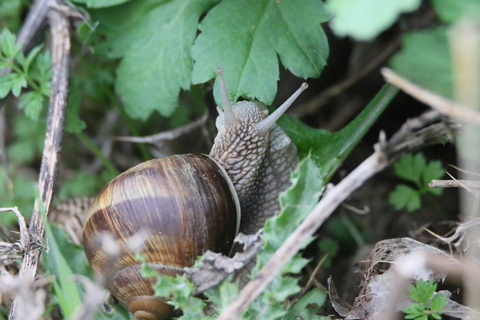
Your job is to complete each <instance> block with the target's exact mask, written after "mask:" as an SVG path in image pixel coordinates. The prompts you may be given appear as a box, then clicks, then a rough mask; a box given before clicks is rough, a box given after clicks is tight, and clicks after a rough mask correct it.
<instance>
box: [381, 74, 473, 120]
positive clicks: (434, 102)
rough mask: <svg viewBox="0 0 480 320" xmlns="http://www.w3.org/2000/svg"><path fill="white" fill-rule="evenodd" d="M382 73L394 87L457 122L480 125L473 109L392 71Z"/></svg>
mask: <svg viewBox="0 0 480 320" xmlns="http://www.w3.org/2000/svg"><path fill="white" fill-rule="evenodd" d="M381 72H382V75H383V76H384V77H385V80H386V81H387V82H390V83H391V84H393V85H394V86H396V87H398V88H400V89H402V90H403V91H405V92H406V93H408V94H409V95H411V96H412V97H414V98H415V99H417V100H419V101H421V102H423V103H425V104H426V105H428V106H430V107H432V108H434V109H437V110H438V111H440V112H441V113H443V114H446V115H448V116H450V117H452V118H454V119H456V120H460V121H463V122H468V123H472V124H476V125H480V113H478V112H477V111H475V110H473V109H472V108H470V107H468V106H466V105H464V104H462V103H460V102H456V101H453V100H450V99H447V98H445V97H442V96H440V95H438V94H436V93H433V92H431V91H429V90H427V89H425V88H422V87H420V86H419V85H416V84H414V83H413V82H411V81H410V80H408V79H406V78H404V77H402V76H400V75H398V74H397V73H395V72H394V71H393V70H391V69H388V68H383V69H382V70H381Z"/></svg>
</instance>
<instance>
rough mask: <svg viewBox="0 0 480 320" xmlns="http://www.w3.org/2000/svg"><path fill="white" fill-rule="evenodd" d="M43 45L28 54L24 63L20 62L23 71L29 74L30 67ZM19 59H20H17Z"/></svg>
mask: <svg viewBox="0 0 480 320" xmlns="http://www.w3.org/2000/svg"><path fill="white" fill-rule="evenodd" d="M42 48H43V45H39V46H36V47H35V48H33V49H32V50H30V52H29V53H28V56H27V58H26V59H25V60H24V62H22V61H20V60H19V62H20V64H21V66H22V69H23V71H25V72H26V73H28V70H29V68H30V65H31V64H32V62H33V60H34V59H35V58H36V57H37V55H38V53H39V52H40V51H41V50H42ZM17 59H18V58H17Z"/></svg>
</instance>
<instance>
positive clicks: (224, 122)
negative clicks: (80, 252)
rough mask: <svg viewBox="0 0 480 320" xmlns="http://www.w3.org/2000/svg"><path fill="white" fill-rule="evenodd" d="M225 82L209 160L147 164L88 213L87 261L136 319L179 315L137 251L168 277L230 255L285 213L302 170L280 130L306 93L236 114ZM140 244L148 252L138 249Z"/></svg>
mask: <svg viewBox="0 0 480 320" xmlns="http://www.w3.org/2000/svg"><path fill="white" fill-rule="evenodd" d="M218 74H219V80H220V87H221V91H222V97H223V110H221V109H220V108H217V110H218V112H219V116H218V118H217V121H216V126H217V129H218V134H217V136H216V137H215V141H214V145H213V147H212V150H211V152H210V155H209V156H206V155H194V154H186V155H174V156H170V157H166V158H160V159H154V160H150V161H147V162H144V163H141V164H139V165H137V166H135V167H133V168H131V169H129V170H127V171H126V172H124V173H122V174H121V175H119V176H118V177H116V178H115V179H113V180H112V181H111V182H109V183H108V184H107V185H106V186H105V187H104V188H103V190H102V191H101V192H100V193H99V195H98V196H97V198H96V200H95V201H94V202H93V204H92V206H91V208H90V210H89V213H88V218H87V221H86V223H85V226H84V231H83V244H84V247H85V253H86V256H87V259H88V261H89V263H90V265H91V266H92V268H93V270H94V271H95V272H96V273H97V274H102V275H103V276H105V278H106V285H107V288H108V289H109V290H110V292H111V293H112V295H113V296H115V297H116V298H117V299H118V300H119V301H120V302H121V303H122V304H123V305H124V306H126V307H127V308H128V309H129V310H130V311H131V312H132V313H133V314H134V316H135V317H136V318H137V319H168V318H170V317H172V316H173V307H172V306H170V305H168V304H167V303H165V302H163V301H162V300H161V299H160V298H156V297H153V293H154V292H153V289H152V286H151V285H152V283H151V282H152V281H153V280H151V279H144V278H142V277H141V275H140V272H139V268H140V266H141V263H140V262H139V261H138V260H137V259H136V257H135V254H136V252H137V251H138V252H140V253H141V254H142V256H143V257H144V258H145V259H146V260H147V262H148V263H149V265H150V266H151V267H152V268H153V269H155V270H158V271H159V272H161V273H162V274H165V275H171V276H175V275H178V274H181V273H183V270H184V268H185V267H191V266H192V265H193V263H194V262H195V260H196V259H197V258H198V256H200V255H202V254H203V253H205V252H206V251H207V250H211V251H214V252H220V253H222V254H224V255H228V254H229V253H230V251H231V249H232V246H233V239H234V238H235V236H236V234H237V233H238V231H239V230H240V231H241V232H243V233H245V234H252V233H256V232H257V231H258V230H259V229H260V228H262V227H263V224H264V222H265V220H266V219H267V218H269V217H271V216H273V215H274V214H276V213H277V212H278V210H279V209H280V206H279V203H278V195H279V194H280V192H282V191H283V190H285V189H286V188H287V187H288V186H289V185H290V182H289V177H290V173H291V172H292V171H293V170H294V169H295V167H296V166H297V164H298V156H297V151H296V148H295V146H294V145H293V143H292V142H291V140H290V139H289V138H288V136H287V135H286V134H285V133H284V132H283V130H282V129H281V128H280V127H279V126H278V125H277V124H276V123H275V122H276V121H277V120H278V118H279V117H280V116H281V115H282V114H283V113H284V112H285V110H286V109H287V108H288V107H289V106H290V105H291V104H292V103H293V101H295V99H296V98H297V97H298V96H299V95H300V93H301V92H302V91H303V90H305V89H306V88H307V87H308V86H307V84H306V83H304V84H303V85H302V86H301V88H299V89H298V90H297V91H296V92H295V93H294V94H293V95H292V96H291V97H290V98H289V99H288V100H287V101H286V102H285V103H283V104H282V105H281V106H280V107H279V108H278V109H277V110H276V111H275V112H273V113H272V114H271V115H268V111H267V109H266V107H265V106H264V105H263V104H261V103H260V102H256V101H254V102H249V101H241V102H239V103H237V104H235V105H234V106H232V105H231V104H230V100H229V96H228V92H227V90H226V87H225V83H224V81H223V77H222V74H221V70H219V71H218ZM240 213H241V214H240ZM105 234H109V235H110V237H111V238H112V237H113V240H114V243H115V244H116V245H113V247H116V248H118V249H119V250H120V252H121V253H120V254H117V255H116V256H115V255H112V254H107V251H112V250H113V249H112V248H109V247H108V246H106V245H105V242H106V241H99V239H101V238H102V235H105ZM142 236H143V237H144V238H146V240H145V242H143V245H142V246H141V247H140V248H135V247H132V243H135V242H141V241H139V239H138V238H142ZM113 251H115V250H113ZM117 251H118V250H117ZM116 257H119V258H118V259H117V258H116Z"/></svg>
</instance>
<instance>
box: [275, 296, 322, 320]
mask: <svg viewBox="0 0 480 320" xmlns="http://www.w3.org/2000/svg"><path fill="white" fill-rule="evenodd" d="M326 299H327V294H326V293H325V291H322V290H320V289H318V288H315V289H313V290H310V291H309V292H307V293H306V294H305V295H304V296H303V297H302V298H301V299H300V300H298V301H297V303H296V304H295V305H294V306H293V307H292V308H290V309H289V310H288V312H287V314H286V315H285V316H284V317H283V318H282V320H298V319H311V320H329V319H330V318H329V317H323V316H319V315H317V312H318V310H319V309H320V307H321V306H322V305H323V304H324V303H325V300H326Z"/></svg>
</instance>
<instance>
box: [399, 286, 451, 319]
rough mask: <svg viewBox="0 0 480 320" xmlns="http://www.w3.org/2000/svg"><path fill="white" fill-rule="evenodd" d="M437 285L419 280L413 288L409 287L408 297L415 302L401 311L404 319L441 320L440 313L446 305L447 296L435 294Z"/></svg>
mask: <svg viewBox="0 0 480 320" xmlns="http://www.w3.org/2000/svg"><path fill="white" fill-rule="evenodd" d="M436 289H437V284H436V283H435V282H434V281H433V280H432V279H430V280H428V281H425V280H423V279H419V280H418V281H417V283H416V285H415V286H413V285H411V284H410V285H409V287H408V296H409V297H410V298H411V299H413V300H414V301H416V302H412V303H410V305H408V306H407V307H406V308H405V309H403V310H402V311H403V312H404V313H405V314H406V316H405V319H416V320H428V319H431V318H430V317H432V318H434V319H442V317H441V316H440V313H441V312H442V310H443V308H445V307H446V306H447V304H448V301H447V296H446V295H444V294H442V293H436V292H435V290H436Z"/></svg>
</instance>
